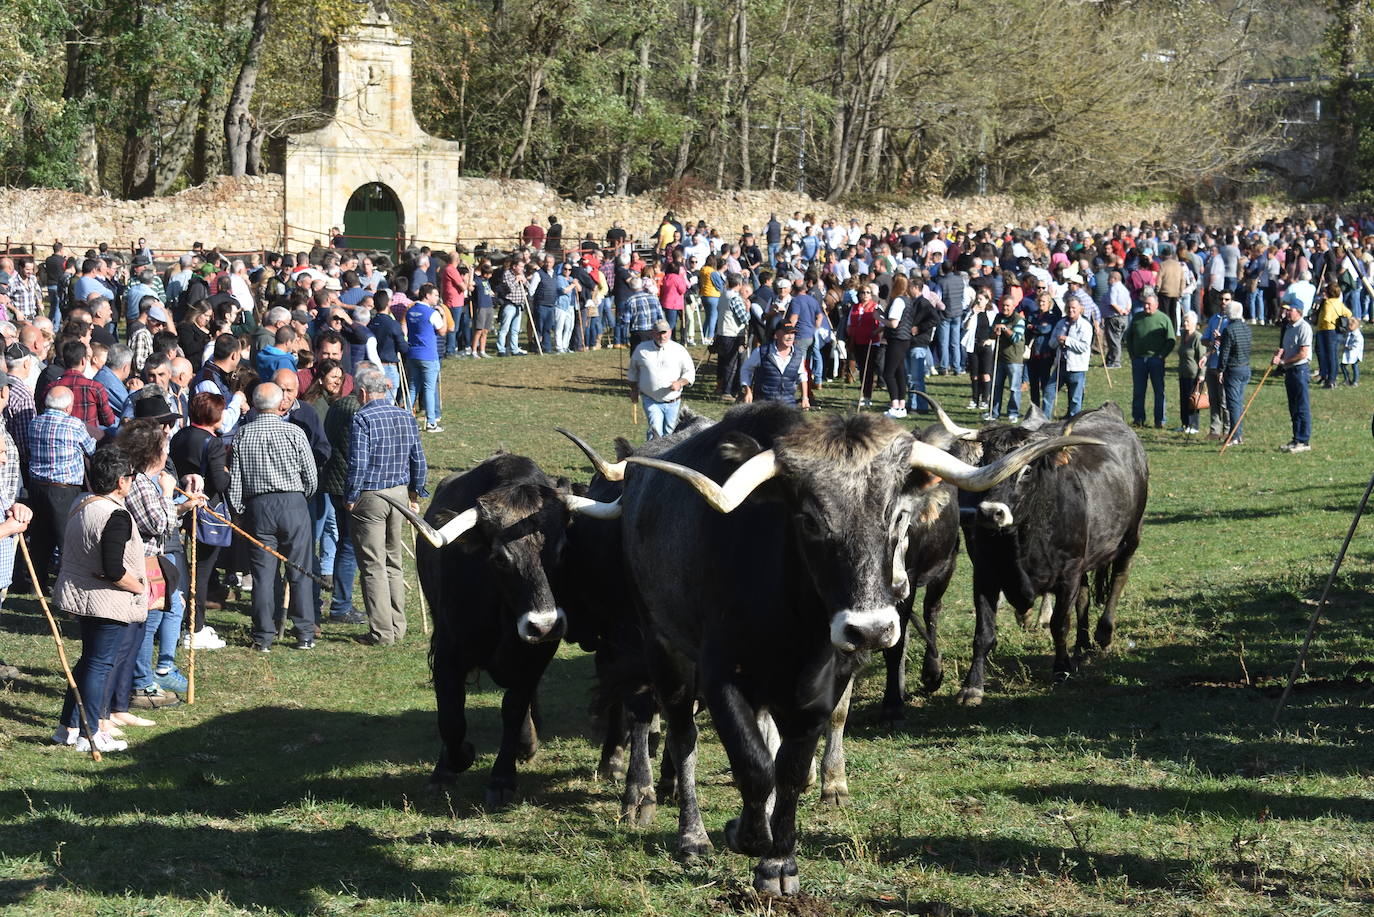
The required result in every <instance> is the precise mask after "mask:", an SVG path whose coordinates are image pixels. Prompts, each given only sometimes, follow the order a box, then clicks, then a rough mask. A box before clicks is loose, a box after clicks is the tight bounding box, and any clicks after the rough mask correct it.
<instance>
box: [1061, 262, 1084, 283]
mask: <svg viewBox="0 0 1374 917" xmlns="http://www.w3.org/2000/svg"><path fill="white" fill-rule="evenodd" d="M1060 276H1061V277H1062V278H1063V279H1064V282H1065V283H1082V282H1083V275H1082V274H1080V273H1078V265H1076V264H1071V265H1069V266H1068V267H1066V268H1064V272H1063V273H1062V274H1060Z"/></svg>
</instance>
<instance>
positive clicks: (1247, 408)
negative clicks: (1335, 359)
mask: <svg viewBox="0 0 1374 917" xmlns="http://www.w3.org/2000/svg"><path fill="white" fill-rule="evenodd" d="M1303 370H1304V372H1305V371H1306V368H1305V367H1304V368H1303ZM1273 371H1274V364H1273V363H1270V364H1269V368H1268V369H1266V370H1265V371H1264V376H1263V377H1262V378H1261V379H1260V381H1259V385H1257V386H1255V390H1254V392H1252V393H1251V395H1250V400H1249V401H1247V402H1245V409H1244V410H1242V411H1241V412H1240V417H1238V418H1236V422H1235V423H1234V424H1232V425H1231V432H1230V433H1229V434H1227V436H1226V442H1224V443H1222V444H1221V452H1220V453H1218V454H1219V455H1225V454H1226V447H1227V446H1229V445H1231V440H1232V439H1234V438H1235V435H1236V431H1237V430H1239V429H1240V425H1241V423H1242V422H1243V421H1244V420H1245V415H1246V414H1247V413H1249V411H1250V405H1252V404H1254V403H1255V396H1257V395H1258V394H1259V393H1260V389H1261V388H1263V387H1264V383H1265V382H1266V381H1268V379H1269V374H1270V373H1272V372H1273Z"/></svg>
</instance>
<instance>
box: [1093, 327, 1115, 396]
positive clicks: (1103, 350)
mask: <svg viewBox="0 0 1374 917" xmlns="http://www.w3.org/2000/svg"><path fill="white" fill-rule="evenodd" d="M1103 333H1104V334H1105V333H1106V326H1105V325H1104V326H1103ZM1097 352H1098V353H1099V354H1101V356H1102V375H1104V376H1106V377H1107V388H1115V387H1116V386H1114V385H1113V384H1112V374H1111V371H1110V370H1108V369H1107V344H1106V342H1105V341H1103V340H1102V335H1101V334H1099V335H1097Z"/></svg>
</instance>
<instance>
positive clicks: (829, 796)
mask: <svg viewBox="0 0 1374 917" xmlns="http://www.w3.org/2000/svg"><path fill="white" fill-rule="evenodd" d="M821 803H822V804H823V805H831V806H835V807H836V808H844V807H845V806H847V805H849V784H847V783H836V784H834V785H832V786H827V787H824V788H823V789H822V790H821Z"/></svg>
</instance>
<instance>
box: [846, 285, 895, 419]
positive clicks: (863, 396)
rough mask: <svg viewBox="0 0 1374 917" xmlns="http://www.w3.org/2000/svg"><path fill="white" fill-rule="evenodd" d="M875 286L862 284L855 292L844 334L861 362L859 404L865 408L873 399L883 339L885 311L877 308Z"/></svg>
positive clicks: (855, 357) (851, 349) (854, 355)
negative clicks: (880, 345)
mask: <svg viewBox="0 0 1374 917" xmlns="http://www.w3.org/2000/svg"><path fill="white" fill-rule="evenodd" d="M876 291H877V287H876V286H860V287H859V288H858V290H857V291H856V292H855V295H856V296H857V297H858V298H857V299H856V300H855V302H854V305H853V306H852V307H851V308H850V310H849V318H848V319H847V320H846V321H845V337H846V338H847V339H848V341H849V347H850V356H851V357H852V359H854V360H855V361H856V363H857V364H858V371H859V379H860V381H861V388H860V393H859V407H861V408H866V407H868V406H869V405H871V404H872V403H873V380H874V377H875V376H876V375H877V366H878V353H877V350H878V343H879V342H880V341H881V340H882V336H883V328H884V327H885V325H886V323H885V322H884V321H883V313H882V312H881V311H880V310H879V309H878V308H877V302H876V300H875V299H874V293H875V292H876Z"/></svg>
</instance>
